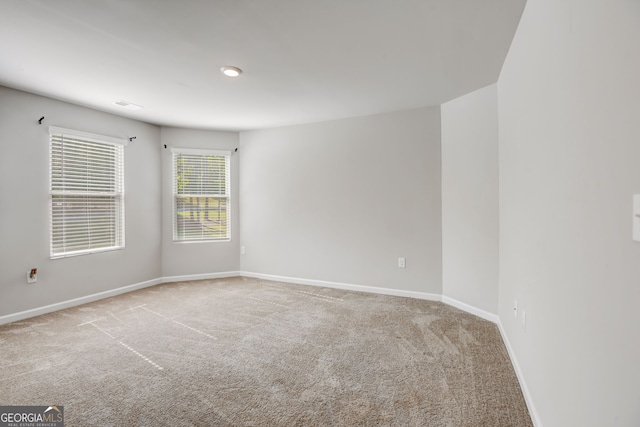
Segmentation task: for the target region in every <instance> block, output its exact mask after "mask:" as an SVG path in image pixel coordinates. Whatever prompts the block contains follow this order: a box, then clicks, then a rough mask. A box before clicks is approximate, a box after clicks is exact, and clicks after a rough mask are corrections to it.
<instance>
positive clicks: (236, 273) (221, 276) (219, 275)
mask: <svg viewBox="0 0 640 427" xmlns="http://www.w3.org/2000/svg"><path fill="white" fill-rule="evenodd" d="M238 276H240V272H239V271H224V272H221V273H204V274H187V275H183V276H166V277H163V278H162V279H160V280H162V283H170V282H188V281H191V280H206V279H226V278H227V277H238Z"/></svg>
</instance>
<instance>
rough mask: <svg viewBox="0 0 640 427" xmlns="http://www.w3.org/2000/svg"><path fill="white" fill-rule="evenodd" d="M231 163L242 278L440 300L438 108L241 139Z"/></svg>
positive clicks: (272, 131)
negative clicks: (235, 170) (236, 179)
mask: <svg viewBox="0 0 640 427" xmlns="http://www.w3.org/2000/svg"><path fill="white" fill-rule="evenodd" d="M240 156H241V170H240V193H241V196H240V197H241V201H240V202H241V206H240V207H241V213H240V222H241V223H242V234H241V237H242V241H241V244H242V245H243V246H245V247H246V255H241V268H242V270H243V271H245V272H251V273H260V274H270V275H277V276H284V277H292V278H303V279H310V280H323V281H329V282H338V283H345V284H352V285H361V286H373V287H381V288H390V289H401V290H407V291H415V292H425V293H436V294H440V293H441V290H442V285H441V281H442V278H441V277H442V276H441V269H442V258H441V230H440V215H441V208H440V112H439V108H425V109H417V110H410V111H403V112H397V113H390V114H382V115H376V116H367V117H358V118H351V119H345V120H336V121H328V122H322V123H315V124H308V125H300V126H292V127H284V128H277V129H269V130H259V131H250V132H241V133H240ZM398 257H406V268H405V269H400V268H398V267H397V258H398Z"/></svg>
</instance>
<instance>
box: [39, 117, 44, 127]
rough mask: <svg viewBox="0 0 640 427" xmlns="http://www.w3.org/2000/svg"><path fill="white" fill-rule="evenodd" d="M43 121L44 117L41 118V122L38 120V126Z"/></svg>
mask: <svg viewBox="0 0 640 427" xmlns="http://www.w3.org/2000/svg"><path fill="white" fill-rule="evenodd" d="M43 120H44V116H42V117H40V120H38V124H39V125H41V124H42V121H43Z"/></svg>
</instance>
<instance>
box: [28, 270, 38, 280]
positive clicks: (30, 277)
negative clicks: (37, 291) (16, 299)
mask: <svg viewBox="0 0 640 427" xmlns="http://www.w3.org/2000/svg"><path fill="white" fill-rule="evenodd" d="M37 281H38V269H37V268H32V269H31V270H29V271H27V283H36V282H37Z"/></svg>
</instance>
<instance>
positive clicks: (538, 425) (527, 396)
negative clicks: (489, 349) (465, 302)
mask: <svg viewBox="0 0 640 427" xmlns="http://www.w3.org/2000/svg"><path fill="white" fill-rule="evenodd" d="M498 329H499V330H500V335H502V341H503V342H504V345H505V347H507V353H509V358H510V359H511V364H512V365H513V369H514V370H515V371H516V376H517V377H518V381H519V382H520V388H521V389H522V394H523V395H524V401H525V402H526V404H527V408H528V409H529V415H530V416H531V421H532V422H533V426H534V427H542V422H541V421H540V416H539V415H538V411H537V410H536V406H535V405H534V403H533V397H532V396H531V393H530V392H529V387H527V382H526V381H525V379H524V374H523V373H522V370H521V369H520V365H519V364H518V359H517V358H516V354H515V353H514V351H513V347H511V343H510V342H509V337H508V336H507V333H506V332H505V330H504V328H503V327H502V322H500V321H498Z"/></svg>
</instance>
